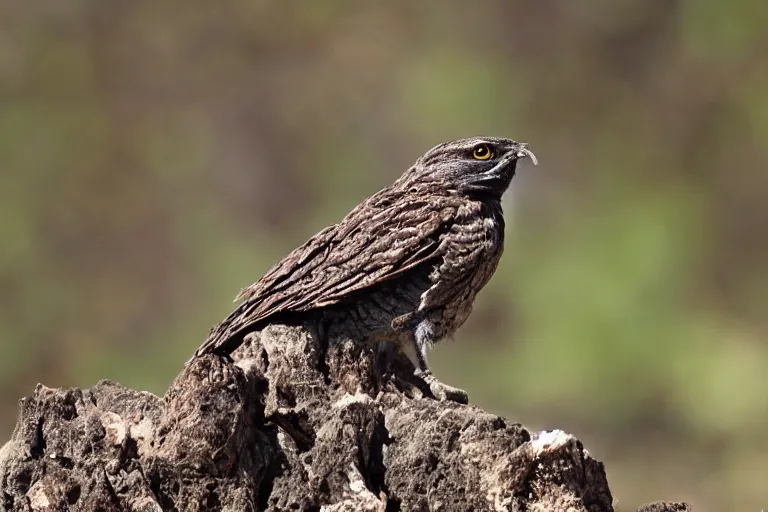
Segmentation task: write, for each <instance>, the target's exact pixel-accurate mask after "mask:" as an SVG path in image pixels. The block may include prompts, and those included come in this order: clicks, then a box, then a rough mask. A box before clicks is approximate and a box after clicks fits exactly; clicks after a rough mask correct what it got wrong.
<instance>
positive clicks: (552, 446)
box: [531, 430, 573, 455]
mask: <svg viewBox="0 0 768 512" xmlns="http://www.w3.org/2000/svg"><path fill="white" fill-rule="evenodd" d="M571 439H573V436H572V435H570V434H568V433H566V432H563V431H562V430H542V431H541V432H539V433H538V434H537V435H536V437H535V438H534V439H533V440H531V447H532V448H533V450H534V453H536V455H541V454H542V453H544V452H545V451H551V450H557V449H558V448H560V447H562V446H565V445H566V444H568V442H570V440H571Z"/></svg>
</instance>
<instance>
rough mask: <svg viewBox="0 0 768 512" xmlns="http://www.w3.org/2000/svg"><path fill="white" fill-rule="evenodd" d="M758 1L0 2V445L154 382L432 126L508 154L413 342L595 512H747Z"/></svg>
mask: <svg viewBox="0 0 768 512" xmlns="http://www.w3.org/2000/svg"><path fill="white" fill-rule="evenodd" d="M766 20H768V2H760V1H751V0H736V1H733V2H716V1H713V0H696V1H693V0H688V1H669V0H667V1H662V0H647V1H642V2H641V1H636V2H611V1H607V0H602V1H601V0H584V1H580V2H573V1H566V0H562V1H556V0H539V1H537V2H522V1H504V0H483V1H478V2H473V3H471V2H460V1H458V0H456V1H437V0H434V1H423V2H411V1H405V0H398V1H391V2H375V3H374V2H351V1H348V2H339V1H328V2H297V1H281V2H266V1H259V0H224V1H221V2H206V3H203V2H183V1H180V0H177V1H170V2H162V3H159V2H151V1H148V0H140V1H133V2H109V1H104V0H99V1H97V0H71V1H69V2H60V1H57V0H39V1H36V2H2V15H1V16H0V177H1V180H0V240H2V245H1V247H2V249H0V398H1V399H2V400H1V401H0V404H1V407H0V442H2V441H3V440H5V439H7V438H8V436H9V435H10V433H11V429H12V427H13V424H14V421H15V414H16V407H17V400H18V399H19V398H20V397H22V396H24V395H29V394H30V393H31V392H32V390H33V388H34V385H35V384H36V383H37V382H42V383H44V384H46V385H48V386H56V387H58V386H90V385H92V384H94V383H95V382H96V381H97V380H98V379H101V378H111V379H115V380H118V381H120V382H122V383H123V384H125V385H128V386H131V387H136V388H141V389H148V390H151V391H153V392H155V393H158V394H162V393H163V392H164V390H165V389H166V388H167V386H168V385H169V384H170V382H171V380H172V379H173V377H174V376H175V375H176V374H177V372H178V371H179V370H180V369H181V367H182V365H183V363H184V361H185V360H186V359H187V357H189V356H190V355H191V354H192V352H193V351H194V350H195V349H196V348H197V346H198V345H199V343H200V342H201V341H202V340H203V339H204V337H205V335H206V333H207V331H208V329H209V328H210V327H211V326H212V325H213V324H215V323H216V322H217V321H219V320H220V319H221V318H223V317H224V316H225V315H226V314H227V313H228V312H229V311H230V310H231V308H232V307H233V305H232V303H231V300H232V298H234V296H235V294H236V293H237V292H238V290H239V289H240V288H241V287H243V286H245V285H247V284H250V283H251V282H253V281H254V280H256V279H257V278H258V277H259V276H261V275H262V274H263V273H264V272H265V271H266V270H267V269H268V268H269V266H270V265H271V264H272V263H274V262H275V261H276V260H277V259H279V258H280V257H281V256H283V255H284V254H285V253H287V252H288V251H289V250H290V249H292V248H293V247H295V246H297V245H298V244H300V243H302V242H303V241H304V240H305V239H306V238H308V237H309V236H310V235H312V234H313V233H315V232H316V231H317V230H319V229H320V228H322V227H324V226H325V225H327V224H329V223H332V222H335V221H337V220H339V219H340V218H341V217H342V216H343V215H344V214H345V213H346V212H347V211H349V210H350V209H351V208H352V207H353V206H354V205H356V204H357V203H358V202H359V201H361V200H362V199H364V198H365V197H366V196H368V195H370V194H371V193H373V192H375V191H377V190H378V189H380V188H382V187H383V186H385V185H387V184H389V183H390V182H391V181H393V180H394V179H395V178H396V177H397V176H399V175H400V174H401V173H402V172H403V171H404V170H405V169H406V168H407V167H408V166H409V165H410V164H411V163H412V162H413V161H414V160H415V159H416V158H417V157H418V156H419V155H421V154H422V153H423V152H425V151H426V150H427V149H429V148H430V147H431V146H433V145H434V144H436V143H439V142H442V141H444V140H449V139H454V138H460V137H465V136H470V135H503V136H509V137H512V138H515V139H518V140H524V141H527V142H530V143H531V147H532V148H533V149H534V151H535V152H536V154H537V156H538V157H539V160H540V165H539V167H538V168H533V167H532V166H530V165H524V166H523V167H522V169H521V171H520V172H519V173H518V176H517V177H516V178H515V180H514V182H513V187H512V188H513V189H512V191H511V192H510V193H508V194H507V196H506V197H505V206H506V211H507V217H508V219H509V222H508V226H507V245H506V253H505V256H504V258H503V259H502V262H501V264H500V266H499V270H498V272H497V274H496V277H495V278H494V279H493V280H492V281H491V283H490V285H489V286H488V287H487V288H486V289H485V290H484V292H483V293H481V294H480V298H479V302H478V304H477V306H476V309H475V313H474V314H473V316H472V317H471V318H470V320H469V322H468V324H467V325H466V326H465V327H464V328H463V329H462V330H460V331H459V333H458V334H457V335H456V336H455V339H456V342H455V343H446V344H444V345H442V346H440V347H438V349H437V350H436V351H435V352H434V355H433V356H432V360H433V366H434V368H435V371H436V373H437V374H438V375H439V376H440V377H441V378H442V379H443V380H445V381H446V382H448V383H451V384H454V385H457V386H460V387H463V388H464V389H467V390H468V391H469V393H470V395H471V397H472V400H473V402H474V403H476V404H478V405H481V406H483V407H486V408H488V409H489V410H491V411H493V412H496V413H499V414H502V415H504V416H507V417H508V418H510V420H513V421H520V422H522V423H524V424H526V425H528V426H530V427H532V428H561V429H564V430H566V431H569V432H571V433H573V434H575V435H577V436H578V437H579V438H581V439H582V440H583V441H584V442H585V444H586V446H587V447H588V449H589V451H590V452H591V453H592V454H593V455H594V456H595V457H597V458H598V459H600V460H602V461H604V462H605V463H606V465H607V469H608V476H609V482H610V483H611V487H612V490H613V492H614V495H615V497H616V498H617V499H618V504H617V505H618V507H619V509H620V510H633V509H634V507H636V506H637V505H639V504H640V503H643V502H646V501H650V500H653V499H662V498H664V499H680V500H690V501H692V502H693V504H694V505H695V509H696V510H697V511H700V512H704V511H716V510H759V509H761V508H765V507H768V490H766V489H767V488H766V485H765V484H766V481H768V435H766V431H767V429H766V422H767V421H768V398H766V391H767V390H768V203H766V200H767V199H766V198H767V197H768V171H767V167H768V144H767V143H766V141H767V140H768V139H767V136H768V32H767V31H766V30H765V22H766Z"/></svg>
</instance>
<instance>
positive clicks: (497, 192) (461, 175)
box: [406, 137, 537, 198]
mask: <svg viewBox="0 0 768 512" xmlns="http://www.w3.org/2000/svg"><path fill="white" fill-rule="evenodd" d="M525 157H528V158H530V159H531V161H532V162H533V163H534V165H536V164H537V161H536V156H535V155H534V154H533V152H532V151H531V150H530V149H528V145H527V144H526V143H524V142H515V141H514V140H510V139H504V138H501V137H472V138H469V139H460V140H455V141H453V142H446V143H444V144H439V145H437V146H435V147H434V148H432V149H430V150H429V151H427V152H426V154H424V156H422V157H421V158H419V159H418V160H417V161H416V164H415V165H414V166H413V167H412V168H411V169H410V170H409V172H408V173H406V175H410V176H409V177H410V178H411V179H415V180H419V181H424V182H431V181H435V182H439V183H441V184H442V185H443V186H446V185H447V186H449V187H451V188H455V189H456V190H457V191H459V192H460V193H464V194H469V195H482V196H491V197H494V198H500V197H501V195H502V194H503V193H504V192H505V191H506V190H507V188H509V184H510V182H511V181H512V177H513V176H514V175H515V167H516V166H517V161H518V160H519V159H521V158H525Z"/></svg>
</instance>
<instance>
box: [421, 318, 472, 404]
mask: <svg viewBox="0 0 768 512" xmlns="http://www.w3.org/2000/svg"><path fill="white" fill-rule="evenodd" d="M433 341H434V326H433V325H432V322H430V321H429V320H426V319H425V320H421V321H420V322H419V323H418V324H417V325H416V328H415V329H414V330H413V342H414V348H415V349H416V370H415V371H414V375H415V376H416V377H417V378H419V379H421V380H422V381H423V382H424V383H425V384H426V385H427V387H428V388H429V390H430V392H432V394H433V395H434V396H435V398H437V399H438V400H451V401H452V402H458V403H460V404H466V403H469V395H467V392H466V391H464V390H463V389H459V388H454V387H453V386H449V385H447V384H443V383H442V382H440V381H439V380H437V378H436V377H435V376H434V375H432V372H431V371H429V367H428V366H427V350H429V348H430V347H431V346H432V342H433Z"/></svg>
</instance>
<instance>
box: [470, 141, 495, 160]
mask: <svg viewBox="0 0 768 512" xmlns="http://www.w3.org/2000/svg"><path fill="white" fill-rule="evenodd" d="M472 157H473V158H474V159H475V160H490V159H491V158H493V150H492V149H491V147H490V146H489V145H488V144H480V145H479V146H475V149H473V150H472Z"/></svg>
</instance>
